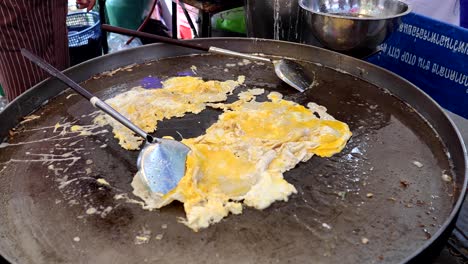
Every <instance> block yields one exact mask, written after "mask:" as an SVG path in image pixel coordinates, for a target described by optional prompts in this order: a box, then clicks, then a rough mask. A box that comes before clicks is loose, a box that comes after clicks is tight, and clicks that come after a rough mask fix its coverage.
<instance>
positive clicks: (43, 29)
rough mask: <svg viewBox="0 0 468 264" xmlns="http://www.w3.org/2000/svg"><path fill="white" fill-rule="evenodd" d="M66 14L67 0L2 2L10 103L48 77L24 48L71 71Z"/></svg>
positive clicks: (0, 26)
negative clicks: (27, 56)
mask: <svg viewBox="0 0 468 264" xmlns="http://www.w3.org/2000/svg"><path fill="white" fill-rule="evenodd" d="M66 12H67V1H65V0H2V1H0V83H1V84H2V86H3V89H4V91H5V93H6V96H7V98H8V100H10V101H11V100H13V99H14V98H16V97H17V96H19V95H20V94H21V93H23V92H24V91H26V90H27V89H28V88H30V87H31V86H33V85H34V84H36V83H38V82H40V81H41V80H43V79H45V78H46V77H47V74H46V73H45V72H43V71H42V70H41V69H39V68H38V67H37V66H35V65H33V64H31V62H29V61H28V60H27V59H26V58H24V57H23V56H22V55H21V52H20V49H21V48H26V49H28V50H30V51H32V52H33V53H35V54H37V55H39V56H40V57H42V58H44V59H45V60H47V61H48V62H49V63H51V64H52V65H54V66H55V67H57V68H59V69H65V68H67V67H68V64H69V58H68V36H67V28H66Z"/></svg>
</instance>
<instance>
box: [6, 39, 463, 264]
mask: <svg viewBox="0 0 468 264" xmlns="http://www.w3.org/2000/svg"><path fill="white" fill-rule="evenodd" d="M200 43H208V42H207V41H203V40H201V41H200ZM210 43H214V44H216V45H218V46H222V47H231V48H233V49H234V48H235V49H237V50H245V51H251V52H253V51H255V50H254V47H256V50H258V51H261V52H264V53H266V54H274V55H281V56H289V57H294V58H299V59H302V60H303V61H302V62H301V63H302V64H303V65H304V66H305V67H306V68H307V69H308V70H309V71H310V72H313V73H314V75H315V80H316V82H317V85H316V86H315V87H314V88H313V89H312V90H310V91H308V92H306V93H304V94H295V92H294V90H292V89H291V88H289V87H288V86H286V85H285V84H283V83H281V82H280V81H279V80H278V79H277V78H276V77H275V75H274V72H273V69H272V67H271V65H258V64H255V63H252V64H248V65H239V66H238V67H229V71H228V72H225V71H224V69H225V68H228V67H226V64H232V63H238V62H240V61H239V60H237V59H231V58H227V57H221V56H212V55H208V56H200V55H196V56H181V57H176V58H174V57H173V56H176V55H185V54H190V53H192V52H191V51H189V50H186V49H181V48H174V47H169V46H166V45H153V46H148V47H142V48H139V49H135V50H128V51H125V52H123V53H120V54H114V55H111V56H105V57H103V58H100V59H97V60H94V61H91V62H88V63H87V64H85V65H81V66H78V67H75V68H73V69H71V70H70V71H69V72H70V75H71V76H72V77H73V78H75V79H76V80H79V81H84V80H86V79H88V78H90V77H92V76H94V78H91V79H89V80H88V81H86V82H84V83H83V85H84V86H85V87H86V88H88V89H90V90H91V91H92V92H95V93H96V94H97V95H98V96H100V97H102V98H104V99H106V98H110V97H112V96H114V95H116V94H118V93H120V92H123V91H126V90H128V89H130V88H132V87H134V86H137V85H140V84H141V83H142V80H143V79H144V78H145V77H148V76H153V77H159V78H163V79H164V78H167V77H170V76H176V75H177V74H180V73H181V72H187V71H190V68H191V66H192V65H195V66H196V67H197V75H198V76H200V77H202V78H204V79H217V80H227V79H235V78H237V76H238V75H245V76H246V84H245V85H244V86H242V87H240V88H238V91H242V90H245V89H247V88H253V87H259V88H265V89H266V90H267V91H279V92H281V93H283V94H285V95H287V98H288V99H291V100H294V101H296V102H298V103H302V104H306V103H307V102H309V101H314V102H317V103H318V104H321V105H324V106H326V107H327V108H328V111H329V113H330V114H332V115H333V116H335V118H337V119H339V120H342V121H344V122H346V123H348V124H349V125H350V128H351V130H352V132H353V137H352V139H351V141H350V142H349V143H348V145H347V147H346V148H345V149H344V150H343V151H342V152H341V153H340V154H338V155H336V156H334V157H332V158H319V157H313V158H312V159H311V160H310V161H308V162H307V163H302V164H300V165H299V166H297V167H296V168H295V169H293V170H291V171H289V172H287V173H286V174H285V178H286V179H287V180H288V181H289V182H291V183H292V184H294V185H295V186H296V188H297V190H298V194H296V195H292V196H291V197H290V200H289V201H288V202H286V203H285V202H276V203H274V204H273V205H272V206H270V207H269V208H267V209H265V210H263V211H258V210H254V209H249V208H246V209H245V211H244V213H243V214H242V215H239V216H229V217H228V218H226V219H224V220H223V221H222V222H221V223H219V224H215V225H213V226H211V227H209V228H208V229H205V230H201V231H200V232H198V233H194V232H193V231H191V230H190V229H188V228H186V227H185V226H184V225H182V224H180V223H178V222H177V218H178V217H183V216H184V213H183V208H182V205H181V204H180V203H174V204H172V205H170V206H167V207H165V208H163V209H161V210H159V211H153V212H149V211H145V210H142V209H141V206H140V205H138V204H135V203H131V202H129V201H130V200H129V199H120V200H117V199H115V197H116V195H120V196H122V194H124V195H123V196H125V195H126V194H127V195H128V197H129V198H130V199H134V200H137V198H135V197H133V196H132V195H131V187H130V182H131V179H132V177H133V175H134V173H135V172H136V158H137V155H138V152H136V151H125V150H123V149H122V148H121V147H120V146H119V145H118V144H117V142H116V140H115V139H113V136H112V134H111V133H110V132H106V129H107V130H109V128H108V127H105V128H102V127H96V128H93V129H92V132H93V133H92V134H91V135H87V136H82V135H79V133H65V134H61V133H60V132H61V131H62V129H61V128H58V129H55V127H54V126H55V124H56V123H57V122H59V123H61V124H66V125H72V124H76V125H81V126H87V125H91V124H92V119H93V117H94V116H95V115H96V112H95V109H93V108H92V107H91V105H90V104H89V103H88V102H87V101H85V100H84V99H82V98H81V97H79V96H78V95H72V94H73V92H71V91H69V90H68V91H66V92H65V93H63V94H61V95H59V96H58V97H56V98H54V99H51V100H50V101H49V102H48V103H46V104H44V105H43V106H42V107H40V108H38V106H39V104H40V103H41V102H42V101H44V100H45V99H47V98H49V97H52V96H53V95H55V94H56V93H57V92H58V91H60V90H61V89H63V86H61V85H60V84H59V83H57V82H56V81H46V82H44V83H42V84H41V85H39V86H38V87H36V88H35V89H34V90H32V91H30V92H29V93H27V94H25V95H24V96H23V97H21V98H19V99H18V100H17V101H16V102H13V103H12V104H11V105H10V106H9V109H7V110H6V111H5V112H3V113H1V114H0V117H1V118H2V130H1V131H0V133H3V134H5V131H8V129H9V128H12V127H13V126H16V124H17V123H18V117H20V116H24V115H26V114H27V113H29V112H31V111H32V110H33V109H36V108H38V110H37V111H35V112H33V114H34V115H37V116H39V118H37V119H34V120H31V121H28V122H23V123H22V124H19V125H18V126H16V128H15V130H14V131H12V134H11V136H10V137H9V139H8V140H7V142H8V144H9V145H5V144H4V145H2V147H3V148H0V164H1V166H0V208H1V210H2V213H1V214H0V238H1V239H0V250H1V253H2V254H3V255H4V256H5V257H6V258H8V259H9V260H11V261H14V262H20V263H69V262H79V263H142V262H149V263H153V262H157V263H274V262H278V263H285V262H291V263H297V262H303V263H310V262H314V263H398V262H402V261H405V260H408V259H409V258H411V257H412V255H414V254H416V253H418V252H419V251H421V250H422V249H424V248H425V247H427V246H428V245H429V244H430V243H431V242H433V241H434V240H435V239H436V238H437V236H439V235H440V233H441V232H442V231H443V230H444V229H445V228H446V227H447V226H446V225H447V224H448V223H449V222H450V220H451V218H453V217H454V215H455V211H456V210H457V209H458V207H459V205H460V204H459V201H460V198H461V195H463V194H464V193H463V192H461V191H460V190H463V188H462V187H463V186H464V185H466V183H465V163H464V162H465V160H464V150H463V147H462V145H461V144H460V141H459V139H458V135H457V133H456V130H455V129H454V128H453V126H451V123H450V121H449V120H448V119H446V117H445V115H443V114H442V112H441V110H440V109H439V108H438V107H437V106H436V105H435V104H433V102H432V101H431V100H430V99H428V98H427V97H425V95H424V94H423V93H422V92H420V91H419V90H418V89H416V88H415V87H413V86H412V85H410V84H408V83H406V82H405V81H403V80H401V79H399V78H397V77H395V76H394V75H392V74H390V73H388V72H385V71H383V70H381V69H379V68H376V67H374V66H371V65H368V64H366V63H363V62H360V61H357V60H354V59H352V58H349V57H344V56H342V55H339V54H336V53H331V52H328V51H324V50H320V49H316V48H312V47H307V46H302V45H296V44H290V43H284V42H274V41H251V40H239V39H234V40H229V41H225V40H210ZM164 57H172V58H164ZM157 58H163V59H160V60H157V61H152V62H151V63H142V62H143V61H144V60H148V61H151V60H154V59H157ZM310 62H317V63H320V64H314V63H310ZM132 63H138V64H137V65H134V66H132V67H130V68H126V69H123V70H120V71H118V72H116V73H114V74H113V75H97V74H98V73H100V72H103V71H105V70H112V69H116V68H118V67H121V66H125V65H129V64H132ZM325 66H328V67H325ZM331 68H335V69H340V70H339V71H337V70H334V69H331ZM344 71H347V72H349V74H348V73H344ZM394 95H397V96H398V97H400V98H404V99H405V100H406V101H407V102H408V103H409V104H411V105H412V106H414V107H415V108H416V110H417V111H416V110H415V109H414V108H412V107H409V106H408V105H407V104H406V103H404V102H403V101H401V100H400V99H398V98H397V97H396V96H394ZM194 96H196V95H194ZM21 100H23V104H22V108H19V107H18V106H19V104H20V103H21ZM25 102H26V103H25ZM28 108H29V109H28ZM419 113H421V114H422V115H423V116H424V117H425V119H427V120H428V121H429V122H430V123H431V125H432V126H433V127H434V128H435V129H436V130H437V133H436V132H435V131H434V129H433V128H432V127H431V125H429V124H428V122H426V121H425V119H423V118H422V117H421V115H420V114H419ZM219 114H220V112H219V111H217V110H213V109H207V110H205V111H203V112H202V113H200V114H198V115H192V114H189V115H187V116H186V117H184V118H179V119H173V120H169V121H164V122H162V123H161V125H160V126H159V127H160V129H159V130H158V133H157V135H158V136H162V135H172V136H174V137H176V138H178V137H179V136H178V133H180V134H181V135H182V136H183V137H194V136H198V135H200V134H202V133H203V132H204V131H205V129H206V128H207V127H209V126H210V125H211V124H212V123H214V122H215V121H216V118H217V116H218V115H219ZM3 120H6V121H5V122H3ZM4 124H6V125H8V124H10V125H9V126H10V127H8V128H6V129H5V127H4ZM54 130H55V131H54ZM177 132H178V133H177ZM447 153H449V155H450V156H451V157H452V158H451V159H449V158H448V156H447ZM414 161H417V162H419V163H420V164H419V163H417V162H416V164H417V165H419V166H417V165H415V162H414ZM421 165H422V166H421ZM443 174H447V175H450V176H451V177H452V178H453V179H454V181H453V182H446V181H444V180H443V178H442V175H443ZM99 178H104V179H106V180H107V182H109V183H110V186H105V185H100V184H99V183H97V181H96V180H97V179H99ZM369 193H372V194H373V197H372V198H368V197H367V194H369ZM137 236H143V237H148V238H149V242H148V243H143V244H140V243H139V240H138V239H136V237H137ZM364 238H366V239H368V243H367V244H366V243H363V239H364Z"/></svg>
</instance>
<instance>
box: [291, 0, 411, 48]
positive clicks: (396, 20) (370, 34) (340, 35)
mask: <svg viewBox="0 0 468 264" xmlns="http://www.w3.org/2000/svg"><path fill="white" fill-rule="evenodd" d="M299 5H300V6H301V8H302V9H303V13H304V18H303V20H304V21H303V27H302V30H303V31H302V35H303V36H302V39H303V40H304V41H305V42H308V40H307V38H308V35H309V36H310V35H311V34H312V35H313V36H314V37H315V38H316V39H318V40H319V41H320V42H321V43H322V44H323V45H324V46H325V47H326V48H329V49H333V50H336V51H346V52H354V51H360V50H363V49H364V50H374V49H375V48H376V47H377V46H378V45H380V44H381V43H383V42H384V41H385V40H386V39H387V38H388V37H389V36H390V34H391V33H392V32H393V31H395V30H396V28H397V27H398V25H399V24H400V23H401V18H402V17H403V16H405V15H407V14H409V13H410V12H411V8H410V7H409V6H408V5H407V4H406V3H404V2H402V1H398V0H371V1H367V0H366V1H364V0H358V1H356V0H339V1H336V0H299Z"/></svg>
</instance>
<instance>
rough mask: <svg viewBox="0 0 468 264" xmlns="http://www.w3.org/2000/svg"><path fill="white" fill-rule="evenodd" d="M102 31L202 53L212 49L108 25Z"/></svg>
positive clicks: (102, 27) (103, 26) (104, 25)
mask: <svg viewBox="0 0 468 264" xmlns="http://www.w3.org/2000/svg"><path fill="white" fill-rule="evenodd" d="M101 29H102V30H104V31H107V32H114V33H118V34H123V35H127V36H133V37H139V38H146V39H153V40H157V41H159V42H163V43H167V44H172V45H176V46H181V47H186V48H191V49H196V50H201V51H208V50H209V49H210V48H209V47H203V46H199V45H196V44H192V43H190V42H186V41H181V40H177V39H173V38H168V37H162V36H159V35H155V34H150V33H146V32H141V31H136V30H130V29H126V28H121V27H114V26H111V25H107V24H103V25H102V26H101Z"/></svg>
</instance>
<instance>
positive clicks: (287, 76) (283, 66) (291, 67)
mask: <svg viewBox="0 0 468 264" xmlns="http://www.w3.org/2000/svg"><path fill="white" fill-rule="evenodd" d="M102 30H105V31H108V32H114V33H119V34H124V35H128V36H134V37H140V38H146V39H154V40H157V41H160V42H164V43H168V44H173V45H177V46H182V47H186V48H191V49H196V50H201V51H207V52H211V53H216V54H222V55H227V56H233V57H239V58H244V59H250V60H256V61H262V62H267V63H273V66H274V67H275V73H276V75H277V76H278V78H280V79H281V80H283V81H284V82H285V83H287V84H289V85H290V86H292V87H293V88H294V89H296V90H298V91H299V92H301V93H302V92H304V91H305V90H306V89H308V88H310V87H311V86H312V84H313V79H312V80H311V78H309V76H308V75H307V74H306V71H305V70H304V69H303V67H302V66H301V65H300V64H299V63H296V62H294V61H292V60H285V59H279V60H271V59H268V58H265V57H260V56H255V55H250V54H245V53H240V52H235V51H232V50H227V49H222V48H217V47H203V46H199V45H196V44H192V43H190V42H186V41H181V40H177V39H172V38H167V37H162V36H158V35H154V34H149V33H145V32H139V31H135V30H130V29H126V28H121V27H114V26H111V25H107V24H104V25H102Z"/></svg>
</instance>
